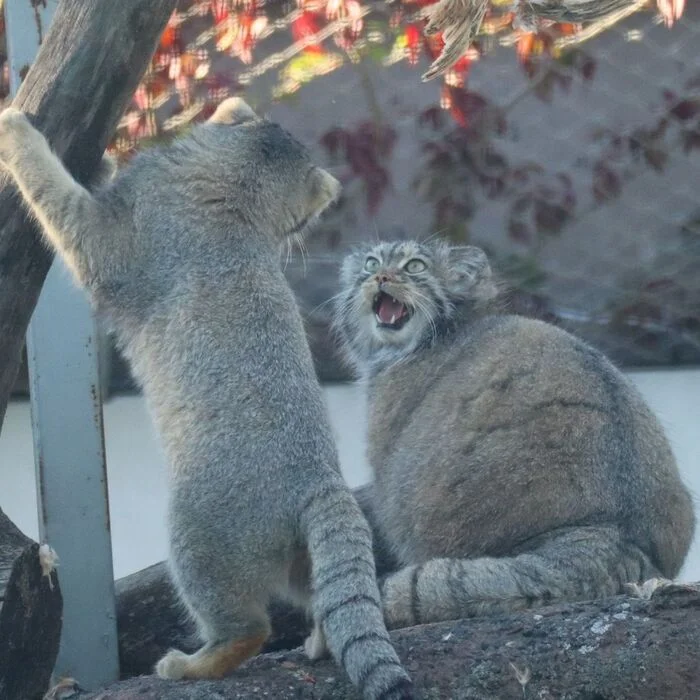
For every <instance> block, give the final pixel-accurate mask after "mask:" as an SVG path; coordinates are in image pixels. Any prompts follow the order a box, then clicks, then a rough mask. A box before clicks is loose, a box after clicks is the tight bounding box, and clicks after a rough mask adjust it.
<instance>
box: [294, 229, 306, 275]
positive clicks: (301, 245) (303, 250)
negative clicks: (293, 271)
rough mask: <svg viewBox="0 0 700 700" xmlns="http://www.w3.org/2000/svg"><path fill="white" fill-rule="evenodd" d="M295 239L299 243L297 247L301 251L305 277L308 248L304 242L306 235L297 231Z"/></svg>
mask: <svg viewBox="0 0 700 700" xmlns="http://www.w3.org/2000/svg"><path fill="white" fill-rule="evenodd" d="M294 241H295V243H296V244H297V247H298V248H299V252H300V253H301V264H302V268H303V271H304V277H306V258H307V250H306V243H304V237H303V236H302V235H301V233H296V234H295V235H294Z"/></svg>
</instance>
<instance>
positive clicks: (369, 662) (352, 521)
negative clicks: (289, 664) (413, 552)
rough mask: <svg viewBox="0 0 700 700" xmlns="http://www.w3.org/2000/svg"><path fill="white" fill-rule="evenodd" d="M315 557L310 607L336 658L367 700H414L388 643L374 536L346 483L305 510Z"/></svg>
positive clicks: (325, 491)
mask: <svg viewBox="0 0 700 700" xmlns="http://www.w3.org/2000/svg"><path fill="white" fill-rule="evenodd" d="M301 526H302V530H303V533H304V535H305V537H306V540H307V547H308V551H309V556H310V559H311V585H312V598H311V606H312V612H313V616H314V621H315V623H316V624H317V625H320V627H321V629H322V630H323V633H324V634H325V638H326V643H327V645H328V648H329V650H330V652H331V654H332V655H333V658H334V659H335V660H336V661H337V662H338V663H339V664H340V665H341V666H342V667H343V668H344V669H345V671H346V672H347V674H348V676H349V677H350V680H351V681H352V683H353V684H354V685H355V686H356V687H357V688H358V690H359V691H360V693H361V694H362V697H363V698H365V700H410V699H412V698H413V697H414V695H413V684H412V683H411V680H410V678H409V676H408V674H407V673H406V671H405V670H404V669H403V667H402V666H401V662H400V661H399V657H398V656H397V654H396V651H394V647H393V646H392V645H391V641H390V639H389V633H388V632H387V629H386V625H385V623H384V616H383V614H382V607H381V602H380V598H379V589H378V586H377V580H376V575H375V565H374V557H373V555H372V535H371V531H370V528H369V525H368V524H367V521H366V520H365V518H364V516H363V515H362V511H361V510H360V507H359V506H358V505H357V502H356V501H355V499H354V498H353V496H352V494H351V493H350V491H349V489H348V488H347V487H346V486H345V484H344V482H336V483H335V484H332V485H330V486H328V487H327V488H325V489H323V490H321V491H319V492H318V493H317V494H315V495H314V497H313V498H312V499H311V500H310V502H309V503H308V504H307V505H306V507H305V508H304V510H303V512H302V517H301Z"/></svg>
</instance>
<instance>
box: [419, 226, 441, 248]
mask: <svg viewBox="0 0 700 700" xmlns="http://www.w3.org/2000/svg"><path fill="white" fill-rule="evenodd" d="M445 231H447V227H445V228H441V229H438V230H437V231H435V232H433V233H431V234H430V235H429V236H428V237H427V238H423V239H422V240H421V243H423V244H424V243H430V241H432V240H435V238H437V237H438V236H440V235H442V234H443V233H445Z"/></svg>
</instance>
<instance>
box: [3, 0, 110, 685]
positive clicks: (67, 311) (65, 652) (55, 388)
mask: <svg viewBox="0 0 700 700" xmlns="http://www.w3.org/2000/svg"><path fill="white" fill-rule="evenodd" d="M57 4H58V3H57V0H48V2H47V3H46V7H42V6H41V4H40V3H34V2H30V0H5V3H4V5H5V21H6V26H7V40H8V57H9V63H10V87H11V90H12V93H13V94H14V93H15V92H16V90H17V88H18V85H19V82H20V76H21V74H22V72H23V71H24V70H26V67H28V66H29V65H30V64H31V63H32V61H33V60H34V57H35V55H36V52H37V50H38V46H39V44H40V42H41V40H42V38H43V35H44V34H45V32H46V28H47V27H48V24H49V22H50V21H51V17H52V16H53V12H54V10H55V8H56V5H57ZM98 347H99V335H98V330H97V327H96V324H95V320H94V318H93V314H92V311H91V309H90V306H89V304H88V301H87V299H86V297H85V295H84V294H83V292H81V291H80V290H78V289H77V288H76V287H75V286H74V285H73V283H72V281H71V279H70V275H69V273H68V271H67V270H66V268H65V266H64V265H63V264H62V263H61V261H59V260H56V261H55V262H54V264H53V266H52V267H51V270H50V271H49V274H48V276H47V278H46V282H45V284H44V288H43V291H42V293H41V296H40V298H39V303H38V304H37V307H36V310H35V312H34V315H33V317H32V322H31V324H30V327H29V331H28V333H27V350H28V357H29V387H30V396H31V409H32V430H33V435H34V456H35V463H36V477H37V494H38V502H39V531H40V537H41V539H42V541H46V542H48V543H49V544H50V545H51V546H52V547H53V548H54V549H55V550H56V552H57V554H58V556H59V576H60V581H61V590H62V592H63V598H64V616H63V630H62V634H61V646H60V651H59V655H58V660H57V663H56V667H55V669H54V673H55V675H56V676H57V677H61V676H71V677H73V678H75V679H77V680H78V681H79V682H80V683H81V685H83V686H85V687H88V688H95V687H99V686H101V685H103V684H106V683H109V682H111V681H114V680H116V679H117V678H118V676H119V657H118V647H117V626H116V614H115V600H114V574H113V569H112V546H111V539H110V528H109V502H108V498H107V472H106V465H105V452H104V433H103V425H102V399H101V387H100V384H101V383H100V375H99V369H98Z"/></svg>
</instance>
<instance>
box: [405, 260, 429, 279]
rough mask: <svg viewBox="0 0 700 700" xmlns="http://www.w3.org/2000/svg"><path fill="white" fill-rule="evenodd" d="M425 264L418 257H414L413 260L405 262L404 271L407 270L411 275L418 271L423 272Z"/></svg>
mask: <svg viewBox="0 0 700 700" xmlns="http://www.w3.org/2000/svg"><path fill="white" fill-rule="evenodd" d="M426 267H427V265H426V264H425V263H424V262H423V261H422V260H418V258H414V259H413V260H409V261H408V262H407V263H406V272H408V273H409V274H411V275H415V274H416V273H418V272H423V270H425V268H426Z"/></svg>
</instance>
